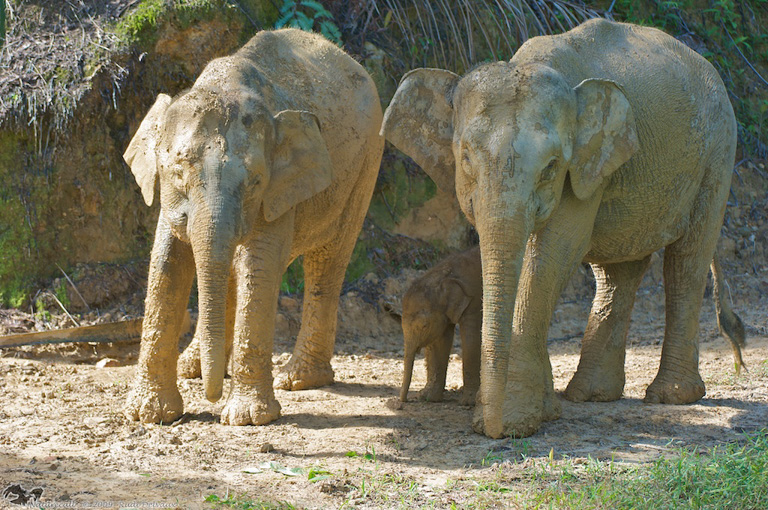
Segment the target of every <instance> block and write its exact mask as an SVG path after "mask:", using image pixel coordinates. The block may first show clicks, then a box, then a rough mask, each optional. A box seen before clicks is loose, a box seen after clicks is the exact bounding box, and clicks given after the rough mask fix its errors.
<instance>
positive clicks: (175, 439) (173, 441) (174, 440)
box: [169, 436, 181, 445]
mask: <svg viewBox="0 0 768 510" xmlns="http://www.w3.org/2000/svg"><path fill="white" fill-rule="evenodd" d="M169 442H170V443H171V444H175V445H180V444H181V439H180V438H179V437H178V436H173V437H172V438H171V440H170V441H169Z"/></svg>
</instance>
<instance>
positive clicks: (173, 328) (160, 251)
mask: <svg viewBox="0 0 768 510" xmlns="http://www.w3.org/2000/svg"><path fill="white" fill-rule="evenodd" d="M194 275H195V265H194V259H193V257H192V249H191V248H190V247H189V245H187V244H185V243H183V242H181V241H179V240H178V239H177V238H176V237H174V236H173V234H172V233H171V230H170V228H169V226H168V223H167V222H166V221H165V219H164V218H163V215H162V214H161V215H160V218H159V219H158V223H157V230H156V233H155V244H154V246H153V248H152V257H151V261H150V265H149V276H148V284H147V298H146V304H145V312H144V323H143V327H142V332H141V350H140V353H139V362H138V365H137V374H136V379H135V381H134V383H133V387H132V389H131V392H130V393H129V395H128V399H127V402H126V404H125V409H124V412H125V415H126V416H127V417H128V418H129V419H131V420H139V421H141V422H143V423H161V422H163V423H170V422H172V421H174V420H176V419H177V418H178V417H179V416H181V414H182V412H183V411H184V403H183V401H182V399H181V394H180V393H179V389H178V387H177V386H176V361H177V359H178V356H179V350H178V349H179V335H180V333H181V327H182V323H183V321H184V311H185V310H186V306H187V302H188V300H189V291H190V289H191V288H192V280H193V278H194Z"/></svg>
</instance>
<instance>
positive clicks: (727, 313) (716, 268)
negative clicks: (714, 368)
mask: <svg viewBox="0 0 768 510" xmlns="http://www.w3.org/2000/svg"><path fill="white" fill-rule="evenodd" d="M710 269H711V270H712V280H713V282H714V295H715V310H716V311H717V325H718V327H719V328H720V333H721V334H722V335H723V336H724V337H725V338H726V339H727V340H728V341H729V342H730V343H731V348H733V359H734V363H735V365H736V373H737V374H738V373H739V372H740V370H741V369H742V368H743V369H744V370H745V371H747V366H746V365H745V364H744V359H743V358H742V357H741V349H742V347H744V346H746V345H747V334H746V328H745V327H744V323H743V322H742V321H741V318H740V317H739V316H738V315H736V314H735V313H734V311H733V310H732V309H731V304H730V301H729V300H728V299H727V298H726V296H724V295H723V292H722V291H723V269H722V267H720V261H719V260H718V258H717V254H715V256H714V257H713V258H712V265H711V266H710Z"/></svg>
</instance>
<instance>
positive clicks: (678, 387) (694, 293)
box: [645, 167, 730, 404]
mask: <svg viewBox="0 0 768 510" xmlns="http://www.w3.org/2000/svg"><path fill="white" fill-rule="evenodd" d="M727 172H728V174H730V167H727ZM729 182H730V180H728V181H726V182H721V183H719V184H718V185H715V186H704V187H702V189H703V190H705V191H706V193H707V194H705V195H702V196H701V197H699V200H698V204H700V207H699V208H698V210H697V211H695V212H694V213H697V212H698V213H699V214H698V216H697V215H695V214H692V215H691V216H692V218H696V220H697V221H696V222H695V223H693V224H692V225H691V228H690V230H688V231H687V232H686V234H685V235H684V236H683V237H682V238H680V239H678V240H677V241H675V242H674V243H672V244H670V245H669V246H667V247H666V248H665V250H664V292H665V297H666V301H665V307H666V324H665V329H664V344H663V346H662V349H661V363H660V365H659V371H658V373H657V375H656V378H655V379H654V380H653V382H652V383H651V385H650V386H648V389H647V390H646V393H645V401H646V402H650V403H665V404H688V403H691V402H695V401H697V400H699V399H700V398H701V397H703V396H704V394H705V388H704V381H702V379H701V375H699V338H698V336H699V312H700V310H701V302H702V300H703V299H704V287H705V286H706V283H707V272H708V270H709V265H710V261H711V260H712V257H713V255H714V253H715V247H716V245H717V238H718V237H719V235H720V226H721V225H722V223H723V213H724V211H725V200H726V198H727V196H728V183H729Z"/></svg>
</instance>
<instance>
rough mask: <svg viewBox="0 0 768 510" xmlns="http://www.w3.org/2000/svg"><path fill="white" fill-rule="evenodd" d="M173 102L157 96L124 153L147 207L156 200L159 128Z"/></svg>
mask: <svg viewBox="0 0 768 510" xmlns="http://www.w3.org/2000/svg"><path fill="white" fill-rule="evenodd" d="M171 101H172V100H171V96H169V95H167V94H160V95H159V96H157V100H156V101H155V104H154V105H152V108H151V109H150V110H149V113H147V115H146V116H145V117H144V120H142V121H141V125H139V129H138V130H136V134H135V135H133V139H132V140H131V143H129V144H128V148H127V149H125V153H123V159H124V160H125V162H126V163H128V166H130V167H131V172H133V176H134V177H135V178H136V182H137V183H138V184H139V187H140V188H141V194H142V196H143V197H144V202H146V203H147V205H152V202H154V200H155V182H156V181H157V154H156V152H155V149H156V147H157V141H158V138H159V137H160V133H159V128H160V125H161V124H162V123H163V120H164V117H165V112H166V110H168V107H169V106H170V105H171Z"/></svg>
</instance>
